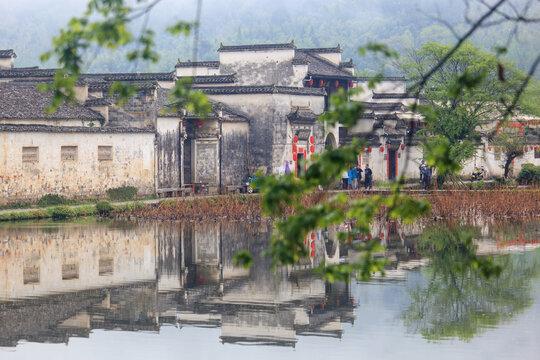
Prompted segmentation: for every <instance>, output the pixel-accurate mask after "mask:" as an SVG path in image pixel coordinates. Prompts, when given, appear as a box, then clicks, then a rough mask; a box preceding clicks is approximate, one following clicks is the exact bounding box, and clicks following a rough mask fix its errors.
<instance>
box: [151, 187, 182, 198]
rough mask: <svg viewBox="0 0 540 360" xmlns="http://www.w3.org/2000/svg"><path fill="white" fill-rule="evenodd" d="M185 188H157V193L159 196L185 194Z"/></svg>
mask: <svg viewBox="0 0 540 360" xmlns="http://www.w3.org/2000/svg"><path fill="white" fill-rule="evenodd" d="M184 193H185V188H162V189H157V190H156V194H157V196H158V197H159V198H163V197H179V196H183V194H184Z"/></svg>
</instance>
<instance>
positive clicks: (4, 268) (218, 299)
mask: <svg viewBox="0 0 540 360" xmlns="http://www.w3.org/2000/svg"><path fill="white" fill-rule="evenodd" d="M343 227H346V224H345V225H343ZM338 230H340V229H327V230H325V231H320V232H316V233H313V234H310V235H309V236H308V239H306V244H307V245H308V246H310V247H311V246H312V245H311V242H313V246H312V249H313V252H312V257H310V258H309V259H305V260H302V261H301V262H300V263H298V264H297V265H295V266H289V267H286V268H281V269H279V270H276V271H270V270H269V269H270V259H269V258H267V257H262V256H260V255H258V254H260V253H261V252H262V251H263V250H264V249H266V246H267V244H268V238H269V236H270V233H271V225H270V224H267V223H259V224H252V225H249V226H247V225H243V224H238V223H214V222H209V223H204V224H203V223H139V224H134V223H129V222H111V221H106V222H96V221H94V220H91V221H87V222H81V223H50V222H43V223H31V224H27V225H21V224H17V225H14V224H2V225H0V274H2V276H0V346H7V347H14V346H16V345H17V344H18V343H19V342H20V341H21V340H28V341H32V342H49V343H68V342H69V339H70V338H72V337H89V336H90V333H91V331H92V330H93V329H116V330H126V331H139V330H144V331H150V332H156V333H158V332H159V331H160V328H161V327H162V326H163V325H164V324H172V325H174V326H177V327H184V326H190V327H191V326H196V327H218V328H219V329H220V335H219V338H220V340H221V342H223V343H236V344H250V343H255V344H265V345H279V346H295V345H296V343H297V342H298V338H299V336H307V335H309V336H313V335H316V336H324V337H334V338H341V337H342V336H343V333H344V329H345V328H346V327H347V326H346V324H353V323H354V322H355V318H356V316H357V315H356V313H355V306H357V304H355V302H354V299H353V296H352V293H353V292H358V291H359V292H360V293H362V286H363V285H362V284H361V283H360V284H356V283H354V284H352V285H350V284H345V283H334V284H329V283H325V282H324V281H322V279H321V278H320V277H319V276H316V275H313V274H312V269H313V268H314V267H316V266H318V265H319V264H320V263H321V262H322V261H323V260H324V261H326V262H327V263H336V262H339V261H340V259H342V261H344V260H345V259H349V261H352V260H353V259H354V258H355V257H356V256H358V254H355V252H354V251H353V249H352V246H351V243H352V244H354V243H355V242H358V241H365V240H366V239H368V238H370V237H376V238H380V239H381V242H382V243H383V245H385V246H386V247H387V250H386V252H385V253H384V254H382V253H381V254H378V256H385V257H387V258H388V259H389V260H390V265H389V267H388V269H387V275H388V276H387V277H386V278H382V279H378V280H376V281H375V282H387V281H388V280H392V281H398V282H401V281H403V282H404V283H406V284H407V287H408V289H409V291H408V294H409V296H410V301H409V302H408V306H407V308H406V309H405V311H404V315H403V322H404V324H405V326H406V327H407V329H408V330H409V331H410V332H413V333H419V334H421V335H422V336H424V337H425V338H428V339H444V338H448V337H457V338H460V339H470V338H471V337H473V336H475V335H477V334H478V333H481V331H482V329H485V328H487V327H490V326H492V327H494V326H497V324H499V323H500V322H503V321H505V320H508V319H510V318H512V317H513V316H515V315H516V314H518V313H520V312H521V311H523V309H525V308H526V307H527V306H529V305H530V304H531V303H532V302H533V300H534V299H533V298H532V295H531V292H530V289H529V287H530V281H529V279H530V278H531V277H533V276H536V275H537V274H538V273H539V265H538V258H539V256H538V253H537V252H536V253H529V254H521V253H520V254H518V255H512V256H501V257H499V258H498V260H497V261H498V262H499V264H501V266H503V268H504V271H503V274H502V276H501V278H499V279H490V280H486V279H485V278H482V277H479V276H478V273H477V271H475V270H474V269H472V268H470V267H462V268H461V270H459V271H458V270H456V267H455V266H453V265H455V263H456V260H457V259H460V258H463V252H461V253H460V252H459V251H463V249H460V248H459V246H458V247H456V246H454V245H455V244H454V245H452V244H450V245H449V246H446V247H447V248H448V249H447V250H449V251H450V250H451V249H454V250H455V249H458V250H459V251H458V252H457V253H455V254H453V255H452V254H450V255H449V253H448V252H447V253H444V252H435V253H432V252H431V251H430V249H429V248H428V247H426V246H425V243H423V241H424V240H425V239H426V238H427V237H429V236H434V235H433V234H434V232H433V231H432V230H429V229H428V231H426V230H425V229H424V227H423V226H422V225H420V224H414V225H406V226H404V225H401V224H399V223H397V222H379V223H374V224H373V225H372V229H371V232H372V234H371V235H367V236H366V237H365V238H364V239H362V238H358V239H351V240H350V243H349V244H344V245H342V244H339V242H338V241H337V235H336V233H337V231H338ZM341 230H343V229H341ZM538 230H539V229H538V228H537V226H535V225H523V224H514V225H513V227H511V228H507V227H497V226H491V227H487V226H484V227H482V226H481V227H477V228H475V229H471V231H474V238H475V244H476V247H477V248H476V247H475V251H477V252H481V253H500V252H507V251H509V250H515V249H519V250H523V249H526V248H529V247H534V246H537V245H536V243H535V242H537V241H536V237H537V236H538V234H539V233H540V232H539V231H538ZM449 231H451V230H449ZM439 233H443V231H440V230H439ZM430 234H431V235H430ZM435 234H437V232H435ZM439 237H440V238H442V240H441V239H440V240H439V241H442V242H443V245H444V244H446V243H444V241H448V240H447V238H450V239H451V236H449V233H445V235H444V236H443V235H441V236H439ZM516 239H517V241H516ZM519 239H522V240H523V241H522V242H521V241H520V240H519ZM446 245H448V244H446ZM443 247H444V246H443ZM242 249H246V250H249V251H251V253H252V254H254V255H255V256H256V258H255V259H254V260H255V261H254V264H255V265H254V267H253V268H252V269H250V270H245V269H242V268H235V267H234V266H233V264H232V258H233V256H234V254H235V253H236V252H237V251H239V250H242ZM433 254H435V255H436V256H435V257H434V256H433ZM437 254H438V255H439V256H438V257H437ZM443 254H444V255H443ZM257 256H258V257H257ZM426 256H427V257H429V258H431V260H428V258H427V257H426ZM427 263H430V265H429V266H427V267H423V268H422V270H421V271H412V272H411V271H410V270H411V269H415V268H418V267H419V266H421V265H425V264H427ZM351 286H352V287H354V289H351ZM360 321H361V322H362V321H363V320H362V319H360Z"/></svg>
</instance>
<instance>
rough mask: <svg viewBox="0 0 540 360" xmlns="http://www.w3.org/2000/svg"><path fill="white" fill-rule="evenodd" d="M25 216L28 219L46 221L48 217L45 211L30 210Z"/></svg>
mask: <svg viewBox="0 0 540 360" xmlns="http://www.w3.org/2000/svg"><path fill="white" fill-rule="evenodd" d="M27 214H28V218H29V219H47V218H48V217H49V214H48V213H47V211H45V210H30V211H28V212H27Z"/></svg>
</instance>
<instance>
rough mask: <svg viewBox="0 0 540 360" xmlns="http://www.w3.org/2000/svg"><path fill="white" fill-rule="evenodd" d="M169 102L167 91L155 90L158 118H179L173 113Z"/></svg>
mask: <svg viewBox="0 0 540 360" xmlns="http://www.w3.org/2000/svg"><path fill="white" fill-rule="evenodd" d="M170 105H171V101H170V100H169V89H163V88H157V100H156V106H157V110H158V116H174V117H176V116H179V114H177V113H174V112H173V111H172V110H171V108H170Z"/></svg>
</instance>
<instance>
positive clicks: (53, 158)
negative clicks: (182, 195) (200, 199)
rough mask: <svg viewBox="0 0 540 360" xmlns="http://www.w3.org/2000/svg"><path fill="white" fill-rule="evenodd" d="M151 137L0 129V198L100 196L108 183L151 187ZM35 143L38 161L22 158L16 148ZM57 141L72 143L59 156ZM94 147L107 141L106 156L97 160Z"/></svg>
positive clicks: (145, 190) (147, 190)
mask: <svg viewBox="0 0 540 360" xmlns="http://www.w3.org/2000/svg"><path fill="white" fill-rule="evenodd" d="M154 139H155V135H154V133H152V132H148V133H83V132H81V133H48V132H0V203H5V202H7V201H18V200H35V199H38V198H39V197H41V196H42V195H44V194H51V193H56V194H62V195H65V196H67V197H88V196H101V195H103V194H104V193H105V191H106V190H107V189H109V188H114V187H119V186H135V187H137V188H138V189H139V195H143V194H151V193H152V192H153V191H154V171H155V168H154ZM25 146H37V147H39V161H38V162H33V163H23V162H22V148H23V147H25ZM61 146H77V147H78V151H77V153H78V154H77V155H78V156H77V159H76V160H74V161H63V160H62V159H61ZM98 146H112V149H113V157H112V160H111V161H108V160H106V161H98Z"/></svg>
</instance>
